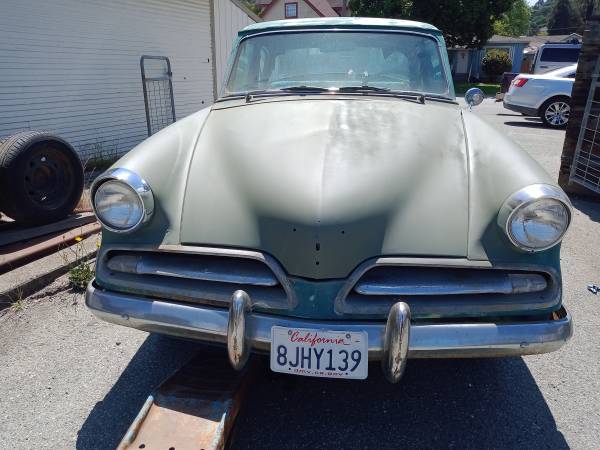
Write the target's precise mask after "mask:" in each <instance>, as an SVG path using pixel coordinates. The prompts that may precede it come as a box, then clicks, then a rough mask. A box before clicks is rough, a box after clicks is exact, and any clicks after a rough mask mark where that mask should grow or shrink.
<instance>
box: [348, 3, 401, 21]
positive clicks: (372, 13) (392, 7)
mask: <svg viewBox="0 0 600 450" xmlns="http://www.w3.org/2000/svg"><path fill="white" fill-rule="evenodd" d="M348 6H349V7H350V9H351V10H352V13H353V15H354V16H359V17H390V18H393V19H407V18H410V17H411V14H412V9H411V8H412V1H410V0H350V1H349V2H348Z"/></svg>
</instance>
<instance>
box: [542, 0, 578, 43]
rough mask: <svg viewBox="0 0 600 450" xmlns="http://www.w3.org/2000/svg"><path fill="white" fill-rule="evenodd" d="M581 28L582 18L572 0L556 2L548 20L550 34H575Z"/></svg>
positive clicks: (557, 0) (558, 0)
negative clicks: (574, 7)
mask: <svg viewBox="0 0 600 450" xmlns="http://www.w3.org/2000/svg"><path fill="white" fill-rule="evenodd" d="M580 26H581V17H580V16H579V13H578V12H576V11H575V9H573V5H572V4H571V1H570V0H556V3H555V4H554V8H552V12H551V13H550V17H549V18H548V34H550V35H556V34H569V33H574V32H575V31H577V30H578V29H579V27H580Z"/></svg>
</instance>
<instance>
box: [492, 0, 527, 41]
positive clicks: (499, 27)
mask: <svg viewBox="0 0 600 450" xmlns="http://www.w3.org/2000/svg"><path fill="white" fill-rule="evenodd" d="M530 20H531V8H530V7H529V5H528V4H527V2H526V1H525V0H516V1H515V2H514V3H513V5H512V6H511V8H510V9H509V10H508V11H507V12H505V13H504V14H502V17H501V18H500V19H499V20H497V21H496V22H494V33H495V34H500V35H502V36H521V35H524V34H527V33H528V31H529V22H530Z"/></svg>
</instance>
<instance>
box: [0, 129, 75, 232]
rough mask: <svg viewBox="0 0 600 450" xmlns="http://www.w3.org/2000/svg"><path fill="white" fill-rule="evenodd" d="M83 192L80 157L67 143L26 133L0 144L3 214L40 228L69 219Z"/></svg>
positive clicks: (4, 139) (40, 132) (34, 132)
mask: <svg viewBox="0 0 600 450" xmlns="http://www.w3.org/2000/svg"><path fill="white" fill-rule="evenodd" d="M82 191H83V167H82V165H81V160H80V159H79V156H78V155H77V153H76V152H75V150H74V149H73V147H71V145H69V143H67V142H66V141H65V140H64V139H62V138H60V137H58V136H55V135H53V134H50V133H47V132H44V131H25V132H22V133H17V134H14V135H12V136H9V137H7V138H3V139H2V140H0V211H1V212H2V213H3V214H5V215H7V216H8V217H10V218H12V219H13V220H15V221H16V222H19V223H23V224H27V225H37V224H43V223H49V222H54V221H57V220H60V219H62V218H64V217H66V216H67V215H69V214H70V213H71V212H72V211H73V210H74V209H75V207H76V206H77V203H78V202H79V200H80V198H81V193H82Z"/></svg>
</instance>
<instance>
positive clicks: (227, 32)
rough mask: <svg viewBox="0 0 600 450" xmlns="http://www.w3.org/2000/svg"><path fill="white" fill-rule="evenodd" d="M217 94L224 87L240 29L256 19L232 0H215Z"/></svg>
mask: <svg viewBox="0 0 600 450" xmlns="http://www.w3.org/2000/svg"><path fill="white" fill-rule="evenodd" d="M213 2H214V21H215V22H214V26H215V62H216V64H215V67H216V81H217V85H216V87H217V95H218V94H219V93H220V92H221V88H222V87H223V83H224V77H225V71H226V70H227V62H228V59H229V54H230V53H231V49H232V48H233V43H234V42H235V39H236V37H237V33H238V31H239V30H241V29H242V28H244V27H245V26H246V25H250V24H252V23H254V22H255V20H254V19H253V18H251V17H249V16H248V14H247V13H246V12H245V11H244V10H243V9H241V8H240V7H239V6H238V5H236V4H235V3H234V2H232V1H231V0H213Z"/></svg>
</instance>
